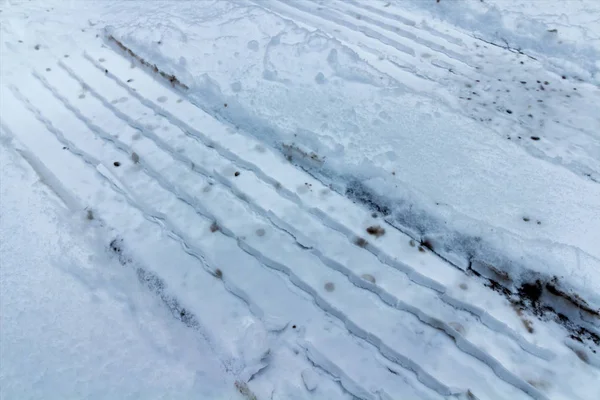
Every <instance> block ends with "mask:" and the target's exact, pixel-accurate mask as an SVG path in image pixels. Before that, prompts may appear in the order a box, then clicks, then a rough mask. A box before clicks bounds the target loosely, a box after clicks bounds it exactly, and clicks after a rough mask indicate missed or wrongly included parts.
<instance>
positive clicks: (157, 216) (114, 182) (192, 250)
mask: <svg viewBox="0 0 600 400" xmlns="http://www.w3.org/2000/svg"><path fill="white" fill-rule="evenodd" d="M11 90H12V91H13V93H14V94H15V97H16V98H17V99H18V100H19V101H21V102H22V103H23V104H24V105H25V107H26V108H27V109H28V110H29V111H30V112H32V113H33V114H34V116H35V117H36V119H37V120H39V121H40V122H41V123H42V124H43V125H44V126H45V127H46V129H47V130H48V131H49V132H50V133H52V134H53V135H54V137H55V138H56V139H57V141H58V142H59V143H61V144H62V145H64V147H65V150H67V151H68V152H69V153H70V154H72V155H73V156H75V157H77V158H78V159H80V160H81V161H83V162H84V164H86V165H87V166H89V167H91V168H92V169H94V170H95V174H96V176H98V177H100V178H101V180H102V181H103V182H105V183H108V185H109V187H110V188H111V189H112V191H114V192H115V193H116V194H117V195H120V196H121V197H123V198H124V199H125V201H126V203H127V204H128V205H129V206H130V207H132V208H133V209H135V210H137V211H138V212H140V213H141V214H142V215H143V217H144V218H145V219H146V220H147V221H149V222H151V223H152V224H155V225H157V226H158V227H159V228H160V229H161V230H163V231H165V232H166V233H167V235H168V236H169V237H170V238H171V239H173V240H175V241H176V242H177V243H179V245H180V246H181V249H182V250H183V251H184V252H185V253H187V254H188V255H190V256H192V257H193V258H194V259H196V260H198V261H199V262H200V264H201V266H202V268H203V269H204V270H205V271H206V272H208V273H209V274H210V275H212V276H217V277H218V278H219V279H220V280H222V281H223V285H224V287H225V289H226V290H227V291H228V292H229V293H230V294H232V295H233V296H235V297H236V298H239V299H240V300H242V302H244V304H246V305H247V307H248V308H249V310H250V312H251V313H252V314H253V315H254V316H256V317H257V318H258V319H260V320H262V321H265V319H267V321H266V322H267V325H268V317H267V316H266V313H265V311H264V310H263V309H262V308H261V307H259V306H258V305H257V304H256V303H254V302H253V301H252V300H251V299H250V298H248V296H247V295H246V293H245V292H244V291H243V290H242V289H240V288H239V287H238V286H237V285H236V284H234V283H233V282H232V281H231V280H230V279H228V278H227V277H226V276H230V275H231V274H219V273H218V272H216V271H217V270H218V269H217V268H215V267H214V266H211V264H210V263H208V262H207V260H206V257H205V255H204V253H203V252H202V251H201V250H200V249H199V248H198V247H197V246H194V245H192V244H190V243H192V242H193V240H192V239H191V238H189V237H188V236H187V235H186V234H185V233H183V232H181V231H180V230H179V229H178V228H177V227H175V226H174V225H173V224H172V223H171V222H170V220H169V217H168V216H167V215H165V214H164V213H161V212H157V211H154V210H152V209H151V207H149V206H147V205H145V204H144V203H143V201H142V200H141V199H140V198H139V197H137V196H136V195H134V194H133V192H134V191H133V190H131V189H129V188H128V187H127V185H125V184H124V183H123V182H122V181H121V180H119V179H118V178H117V177H115V176H114V175H113V174H112V173H110V172H109V169H108V168H107V167H105V166H104V164H103V163H101V162H98V163H97V164H96V161H97V159H96V158H95V157H93V156H91V155H90V154H89V153H87V152H85V151H83V150H82V149H80V148H79V147H77V146H76V145H74V144H73V142H71V141H68V140H67V139H65V137H64V134H63V133H62V132H61V131H60V130H58V129H57V128H55V127H54V125H53V124H52V122H51V121H50V120H49V119H47V118H46V117H45V116H44V115H43V114H42V113H41V112H40V110H39V109H37V107H35V106H34V105H33V104H32V103H31V102H30V101H29V100H28V99H27V98H26V97H25V96H24V95H22V94H21V93H20V91H19V90H18V88H16V87H13V88H11ZM67 144H69V146H67ZM222 268H223V269H224V270H226V269H225V268H224V267H222ZM304 356H305V358H306V359H307V360H309V361H310V363H311V364H313V365H317V366H318V367H319V368H321V369H322V370H323V371H324V372H325V373H326V374H328V375H329V376H330V377H332V379H334V380H341V382H340V383H341V385H342V387H343V390H344V391H347V392H348V393H350V394H352V395H353V396H356V397H357V398H360V399H363V398H364V399H371V398H372V399H374V400H375V398H374V397H370V396H367V397H361V396H357V395H359V394H360V393H368V391H367V389H366V388H362V389H361V391H360V392H359V393H353V392H352V391H350V390H348V389H347V388H360V387H361V385H360V384H359V383H358V382H357V381H354V380H352V379H350V378H346V379H340V378H339V377H337V376H336V375H334V374H332V373H331V372H330V371H329V370H328V369H335V368H339V367H337V366H336V364H335V363H334V362H331V361H329V360H328V359H327V358H323V359H321V360H320V362H319V363H318V364H317V363H315V362H314V361H313V360H312V359H311V358H310V357H309V354H307V352H306V351H305V354H304Z"/></svg>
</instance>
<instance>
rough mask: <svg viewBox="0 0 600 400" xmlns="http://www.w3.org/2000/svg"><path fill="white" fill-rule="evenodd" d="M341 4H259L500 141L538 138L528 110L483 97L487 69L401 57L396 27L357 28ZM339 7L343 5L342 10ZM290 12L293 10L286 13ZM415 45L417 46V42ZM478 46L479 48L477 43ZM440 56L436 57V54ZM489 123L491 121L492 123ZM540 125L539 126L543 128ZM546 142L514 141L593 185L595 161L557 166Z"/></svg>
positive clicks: (505, 100) (566, 126)
mask: <svg viewBox="0 0 600 400" xmlns="http://www.w3.org/2000/svg"><path fill="white" fill-rule="evenodd" d="M340 4H342V3H328V7H326V8H325V7H317V5H316V4H315V5H314V6H313V7H312V8H311V7H307V6H304V5H300V4H299V3H298V2H289V1H287V0H278V3H277V4H275V3H273V2H272V3H269V6H268V7H267V6H265V5H264V3H257V5H258V6H259V7H262V8H263V9H265V10H268V11H270V12H273V13H277V14H280V15H292V16H293V17H294V19H296V20H304V21H307V23H308V24H309V25H311V26H313V27H316V28H319V29H323V30H325V31H327V32H330V34H331V35H333V36H332V37H334V38H336V39H338V38H342V39H343V40H344V44H345V45H346V46H347V47H349V48H351V49H353V50H354V51H355V52H357V53H358V54H362V55H363V56H364V51H366V52H368V53H371V54H375V55H377V56H378V59H377V60H367V61H368V62H369V64H370V65H372V66H374V67H375V68H376V69H377V70H379V71H381V72H383V73H386V74H388V75H389V76H390V77H392V78H393V79H395V80H396V81H397V82H398V83H399V84H402V85H403V86H406V87H407V88H409V89H410V90H412V91H413V92H415V93H418V94H421V95H424V96H426V97H429V98H433V99H434V100H436V101H438V102H441V103H442V104H444V105H445V106H446V107H448V108H450V109H452V110H454V111H456V112H457V113H460V114H462V115H464V116H465V117H467V118H469V119H473V120H475V121H479V122H482V123H483V122H485V123H487V122H489V123H490V125H489V128H490V129H491V130H493V131H494V132H495V133H496V134H497V135H499V136H500V137H506V132H507V131H509V132H512V134H511V135H509V137H512V138H514V139H521V138H527V137H530V136H536V135H537V134H538V131H539V127H537V125H535V124H537V123H538V122H537V120H536V121H535V122H532V121H534V120H533V119H532V118H533V117H531V116H532V114H531V113H530V112H529V111H522V112H523V113H522V114H520V115H519V116H517V115H515V114H513V115H512V116H511V115H510V114H509V113H511V114H512V112H513V111H512V110H511V108H512V107H511V106H510V104H513V103H514V99H511V97H510V96H505V97H506V98H504V97H500V99H499V98H498V96H496V97H495V98H494V96H493V94H492V93H491V92H490V93H487V92H488V91H489V90H491V89H490V88H489V87H487V86H489V84H490V83H492V84H495V81H496V76H493V75H490V74H489V73H486V72H485V71H486V69H485V68H483V67H481V66H471V65H469V67H468V68H466V69H465V68H461V67H460V66H459V65H458V64H451V63H448V62H446V61H441V60H437V61H436V60H433V61H431V62H430V63H427V62H425V61H423V60H421V59H420V58H419V57H417V55H416V53H414V54H413V59H412V60H410V59H409V60H407V59H406V54H405V53H406V46H407V45H404V44H401V45H400V46H399V45H398V44H397V41H396V40H393V39H391V38H390V37H388V35H394V36H395V35H397V33H396V31H395V27H394V26H390V25H389V24H387V23H385V22H382V21H379V20H376V19H372V18H368V17H367V18H364V17H365V16H364V15H361V18H360V21H363V19H364V20H365V22H367V23H368V26H366V27H365V26H363V25H362V23H361V25H357V23H355V21H357V17H358V15H357V13H354V12H350V11H344V10H346V9H348V8H352V5H349V4H346V3H343V6H341V5H340ZM339 7H342V9H340V8H339ZM290 8H291V9H292V10H290ZM281 9H283V11H280V10H281ZM332 12H333V13H334V14H336V13H342V14H343V15H342V16H341V17H335V16H333V15H330V13H332ZM323 14H325V15H323ZM369 21H370V22H369ZM336 27H337V28H336ZM338 28H342V30H347V31H348V32H350V33H349V34H343V33H342V32H341V30H340V29H338ZM381 29H383V30H386V31H387V32H386V33H382V32H378V30H381ZM427 31H428V30H424V31H423V32H427ZM430 31H431V29H430ZM357 34H358V35H361V36H362V38H357V37H356V35H357ZM344 36H346V37H344ZM446 36H449V35H446ZM470 39H473V38H471V37H470ZM413 43H415V44H417V45H418V43H417V42H413ZM408 46H409V45H408ZM419 46H420V45H419ZM477 47H481V46H479V45H477ZM430 50H434V49H430ZM469 51H473V50H469ZM486 51H487V52H490V51H496V53H494V54H497V55H498V54H500V55H503V54H502V51H504V49H495V48H492V49H488V50H486ZM434 53H435V50H434ZM438 54H440V53H439V52H438ZM479 56H481V57H483V54H480V55H479ZM463 58H464V57H463ZM419 65H420V67H419ZM441 70H445V71H447V72H450V73H451V75H448V74H447V73H441V72H440V71H441ZM407 73H408V74H409V77H410V79H412V80H416V81H415V83H414V84H413V83H411V82H410V79H408V80H407V76H406V74H407ZM530 78H531V77H530ZM485 80H487V82H488V84H487V85H484V86H482V85H483V84H481V83H479V82H484V81H485ZM457 83H460V85H456V84H457ZM508 83H510V82H508V81H507V82H504V83H503V85H504V84H508ZM475 85H478V86H479V88H480V90H479V91H472V88H473V87H475ZM503 85H502V89H499V88H497V85H495V86H494V87H495V88H496V91H495V92H496V93H498V92H500V93H503V92H505V90H506V91H507V92H511V89H512V92H514V93H518V92H519V90H521V89H522V87H521V86H519V82H518V81H513V82H512V87H511V89H506V88H504V86H503ZM482 87H483V89H484V90H483V91H482V90H481V89H482ZM423 88H427V90H426V91H424V90H423ZM524 93H525V92H523V96H525V94H524ZM502 96H504V95H502ZM470 100H473V101H470ZM532 101H533V104H537V103H535V100H532ZM488 109H489V111H488V112H485V110H488ZM543 115H545V114H543ZM492 118H493V120H492ZM542 118H543V119H542V120H541V121H542V122H543V121H545V119H544V118H546V117H542ZM492 121H494V122H493V124H492ZM549 121H550V120H548V122H549ZM540 123H541V122H540ZM531 124H533V125H531ZM561 126H562V127H563V129H571V130H573V131H576V132H577V133H580V134H583V135H585V136H587V137H589V138H591V139H592V140H594V139H595V135H594V134H593V133H591V132H590V131H588V130H587V129H585V128H583V127H575V126H572V125H571V124H569V123H562V125H561ZM541 127H543V125H542V126H541ZM549 139H550V141H549V142H544V143H543V146H542V145H533V144H531V143H529V142H528V141H516V142H515V143H517V142H518V145H519V146H520V147H522V148H523V149H525V150H526V151H527V152H528V153H529V154H530V155H531V156H533V157H536V158H538V159H540V160H543V161H545V162H548V163H550V164H553V165H559V166H561V167H562V168H566V169H567V170H569V171H571V172H573V173H575V174H577V175H579V176H581V177H583V178H584V179H589V180H591V181H593V182H596V181H597V179H596V178H595V177H594V175H595V174H594V171H595V169H594V168H595V167H594V165H593V164H594V163H593V160H589V161H586V162H583V163H582V162H578V161H577V160H572V159H570V160H566V161H561V162H558V163H557V160H556V157H555V155H554V149H553V147H552V146H553V145H554V143H553V142H554V141H555V140H557V139H556V137H555V134H551V137H550V138H549ZM544 146H546V147H544ZM548 146H550V147H548ZM582 157H583V158H584V159H587V158H589V156H587V155H586V154H584V155H583V156H582Z"/></svg>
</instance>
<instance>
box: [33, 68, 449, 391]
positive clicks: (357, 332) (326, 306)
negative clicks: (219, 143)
mask: <svg viewBox="0 0 600 400" xmlns="http://www.w3.org/2000/svg"><path fill="white" fill-rule="evenodd" d="M35 76H36V78H37V79H38V80H39V81H40V82H41V83H42V85H44V87H46V88H47V89H48V90H49V91H50V92H51V93H52V94H53V95H54V96H55V97H56V98H57V99H58V100H60V101H61V102H62V103H63V104H64V106H65V107H66V108H67V109H68V110H70V111H71V112H72V113H73V114H75V116H76V117H77V118H78V119H79V120H81V121H82V122H83V123H85V124H86V126H88V128H89V129H90V130H91V131H92V132H93V133H94V134H95V135H97V136H98V137H99V138H100V139H102V140H104V141H106V142H107V143H110V144H112V145H113V146H115V147H116V148H117V149H118V150H121V151H122V152H125V153H126V154H131V149H130V148H129V147H128V146H126V145H125V144H124V143H123V142H121V141H120V140H118V139H114V138H113V137H111V135H110V134H108V133H107V132H105V131H103V130H102V128H100V127H98V126H97V125H95V124H94V123H93V122H91V121H90V120H89V119H88V118H87V117H85V116H84V115H83V114H81V112H80V111H79V110H77V109H76V108H75V107H74V106H73V105H71V104H70V102H69V101H68V100H67V99H66V98H64V97H63V96H62V95H60V94H59V93H58V91H57V90H56V89H55V88H53V87H52V86H51V85H50V84H49V83H48V82H47V81H45V78H43V77H41V76H40V75H39V74H37V73H36V74H35ZM79 83H80V84H84V82H83V81H79ZM87 89H88V90H89V91H90V93H92V89H91V88H89V86H87ZM99 97H100V99H101V101H102V103H103V104H104V105H105V106H106V104H110V103H108V102H106V99H103V98H101V96H99ZM107 108H108V107H107ZM141 160H142V158H140V161H141ZM142 166H143V168H144V172H145V173H146V174H148V176H149V177H150V178H152V179H154V180H155V181H156V182H157V184H158V185H160V186H161V187H162V188H163V189H164V190H166V191H167V192H169V193H171V194H173V195H174V196H176V197H177V199H178V200H180V201H182V202H183V203H184V204H186V205H188V206H189V207H191V208H192V209H194V212H195V213H197V214H198V215H199V216H201V217H203V218H204V219H205V220H206V221H207V223H210V222H212V221H214V217H213V216H212V215H211V214H210V213H208V212H205V211H201V209H200V208H201V207H200V206H199V205H198V202H196V201H194V200H193V198H192V197H191V196H189V195H185V194H183V191H182V190H180V189H178V188H176V187H174V186H173V185H172V184H171V183H170V182H167V181H166V180H165V179H164V178H163V177H162V176H161V175H160V173H158V172H157V171H156V170H154V169H152V168H151V167H150V166H149V165H148V164H145V165H142ZM111 175H112V174H111ZM117 182H119V186H120V187H121V188H126V189H123V192H124V193H128V194H129V196H130V197H133V196H134V195H133V192H134V190H132V189H130V188H128V187H127V186H126V185H125V184H124V183H123V181H122V180H118V181H117ZM135 202H136V203H137V204H143V203H141V201H140V200H139V199H138V200H135ZM140 207H142V206H140ZM149 208H150V207H149V206H147V205H144V206H143V207H142V209H143V210H146V212H148V213H149V212H150V211H148V209H149ZM153 216H154V217H155V218H157V219H159V220H160V221H161V223H162V224H163V225H164V226H165V227H166V229H167V230H168V231H169V232H171V233H172V234H173V235H175V237H177V238H179V239H180V240H181V241H182V243H184V244H186V246H187V247H188V249H191V250H192V253H194V254H201V253H199V251H198V250H196V249H195V248H194V247H193V246H191V245H189V243H191V239H190V238H189V237H188V236H186V234H185V233H184V232H183V231H181V230H180V229H179V228H177V227H176V226H175V225H174V223H173V222H171V221H170V219H169V217H168V215H167V214H165V213H164V212H154V214H153ZM220 231H221V233H223V234H224V235H225V236H227V237H229V238H231V239H233V240H234V241H235V242H236V243H237V246H238V247H239V248H240V249H241V250H243V251H244V252H245V253H246V254H249V255H251V256H252V257H254V258H255V259H256V260H257V261H258V262H259V263H260V264H261V265H264V266H266V267H269V268H271V269H274V270H277V271H280V272H284V273H285V274H286V276H287V277H288V279H290V281H291V282H292V283H293V284H294V285H296V286H297V287H298V288H299V289H301V290H303V291H305V292H306V293H308V294H310V295H312V296H313V300H314V303H315V304H316V305H317V306H319V307H320V308H321V309H322V310H323V311H324V312H326V313H330V314H331V315H334V316H336V317H337V318H338V319H339V320H340V321H341V322H342V323H343V324H344V325H345V326H346V328H347V329H348V332H349V333H350V335H353V336H356V337H357V338H361V339H363V340H365V341H366V342H367V343H370V344H371V345H373V347H375V348H378V349H380V351H381V352H382V353H381V354H382V355H384V356H385V354H388V355H387V357H386V358H388V359H390V361H392V362H397V360H407V361H406V362H405V364H406V365H407V366H408V368H407V369H408V370H410V371H411V372H414V373H416V374H417V376H418V377H419V379H420V380H421V381H422V382H423V383H425V382H426V383H427V386H428V387H430V388H432V389H434V390H437V391H438V392H440V393H441V394H451V393H455V392H456V391H457V390H456V389H450V388H448V387H446V386H444V385H443V384H442V383H440V382H438V381H437V380H436V379H435V378H433V377H431V376H430V375H429V374H428V373H426V372H424V371H423V369H422V368H421V367H420V366H419V365H418V364H417V363H415V362H412V361H411V360H409V359H406V358H405V357H403V356H402V355H400V354H399V353H397V352H396V351H395V350H393V349H392V348H391V347H389V346H386V345H384V344H382V342H381V340H379V339H378V340H373V339H372V336H374V335H372V334H370V333H368V332H366V331H364V330H363V329H362V328H360V327H359V325H358V324H354V323H353V322H352V321H350V320H348V318H347V316H346V315H345V314H343V312H341V311H338V310H337V309H336V308H334V307H332V306H331V304H330V303H328V302H327V301H325V299H324V298H323V297H322V296H321V295H319V294H318V293H317V291H316V290H315V289H314V288H313V287H312V286H309V285H307V284H306V283H304V281H303V280H302V279H300V278H299V277H297V275H295V274H293V273H292V271H291V269H290V268H288V267H287V266H284V265H283V264H281V263H280V262H277V261H274V260H271V259H270V258H268V257H266V256H265V255H264V254H263V253H262V252H260V251H259V250H257V249H255V248H253V247H251V246H248V245H247V243H246V242H245V241H243V240H240V238H239V237H237V236H236V235H235V234H234V233H233V232H231V231H229V230H228V229H220ZM205 262H206V261H205ZM311 292H312V293H311ZM234 294H236V296H238V297H240V298H241V299H242V300H244V301H245V302H246V303H247V304H248V305H249V306H250V307H251V308H253V314H255V315H257V316H258V317H259V318H261V319H264V318H265V313H264V311H262V310H260V309H258V308H257V306H256V303H255V302H253V301H252V299H251V296H249V295H248V294H247V293H246V292H244V291H243V290H241V289H239V288H236V289H235V293H234ZM381 349H383V350H381ZM384 352H385V353H384ZM392 357H396V359H397V360H394V359H393V358H392ZM399 366H401V365H399ZM405 368H406V367H405ZM355 384H356V383H355Z"/></svg>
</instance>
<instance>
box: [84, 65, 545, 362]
mask: <svg viewBox="0 0 600 400" xmlns="http://www.w3.org/2000/svg"><path fill="white" fill-rule="evenodd" d="M85 57H86V59H87V60H88V61H90V62H91V63H92V64H93V65H94V66H96V68H98V70H100V71H102V73H103V74H105V75H106V76H107V77H109V78H111V79H112V80H114V81H115V82H116V83H117V84H118V85H119V86H121V87H122V88H124V89H125V90H127V92H128V93H129V94H130V95H131V96H133V97H135V98H136V99H138V100H139V101H140V102H141V103H142V104H144V105H145V106H147V107H149V108H150V109H152V110H153V111H154V112H155V113H157V114H159V115H161V116H163V117H165V118H166V119H167V120H168V121H169V122H170V123H172V124H173V125H175V126H177V127H179V128H180V129H181V130H182V131H183V132H185V133H186V135H188V136H190V137H192V138H194V139H197V140H198V141H200V142H201V143H204V144H205V145H206V146H208V147H211V148H214V149H215V150H216V151H218V152H219V154H220V155H221V156H223V157H224V158H226V159H228V160H231V161H232V162H234V163H236V164H237V165H238V166H239V167H240V168H244V169H248V170H250V171H252V172H254V173H255V174H256V175H257V176H258V177H259V178H260V179H262V180H263V181H265V182H267V183H269V184H271V185H273V186H274V187H275V188H276V190H277V192H278V193H279V194H280V195H282V196H284V197H285V198H287V199H289V200H291V201H293V202H294V203H296V204H297V205H298V206H299V207H301V208H302V209H303V210H305V211H307V212H309V213H310V214H313V215H315V216H317V217H318V218H319V219H321V220H322V222H323V223H324V225H325V226H327V227H329V228H331V229H334V230H336V231H338V232H340V233H342V234H343V235H344V236H346V237H347V238H348V240H349V241H350V242H353V241H354V240H355V239H356V237H357V235H358V234H359V233H358V232H357V231H356V229H354V230H351V229H349V228H347V227H346V226H344V225H343V224H341V223H340V222H338V220H339V219H336V218H334V217H332V216H330V215H329V214H328V213H326V212H324V211H323V209H321V208H319V207H317V206H314V205H313V206H307V205H305V204H304V203H303V201H302V199H301V198H300V197H299V196H298V195H297V194H296V193H294V192H292V191H291V190H290V189H288V188H286V187H285V182H284V185H283V186H282V184H281V183H280V182H279V181H278V180H276V179H274V178H272V177H271V176H270V175H267V174H266V173H264V172H263V171H262V170H261V168H260V167H259V166H257V165H256V162H251V161H247V160H244V159H241V158H240V157H239V156H237V155H236V154H235V153H232V152H231V151H230V150H228V149H226V148H224V147H223V146H222V145H219V144H218V142H217V141H218V140H221V139H217V138H215V140H213V139H210V138H207V137H206V136H205V135H204V134H203V133H201V132H199V131H198V130H196V129H194V128H192V127H191V126H190V125H188V124H186V123H185V122H183V121H182V120H181V119H179V118H177V117H176V116H174V115H173V114H172V113H170V112H168V111H167V110H166V109H164V108H163V107H161V106H158V105H157V104H155V103H153V102H152V101H150V100H148V99H147V98H144V97H143V96H141V95H140V94H139V93H138V92H137V91H134V90H133V89H132V88H131V87H130V86H129V85H127V84H126V83H125V82H124V81H123V80H122V79H121V78H119V77H117V76H116V75H114V74H113V73H112V72H110V71H109V72H106V70H105V68H104V66H102V65H100V64H98V62H97V61H96V60H94V59H93V58H92V57H91V56H89V55H88V54H86V55H85ZM288 168H293V167H291V166H288ZM349 203H350V202H349ZM349 205H350V206H351V207H354V208H356V206H355V205H353V204H351V203H350V204H349ZM269 219H271V221H272V222H273V223H274V224H276V225H279V226H280V227H282V228H284V229H286V230H288V231H290V230H293V228H291V227H290V226H289V224H284V223H282V222H281V221H280V222H276V221H275V220H274V219H273V218H272V217H271V216H269ZM392 229H393V228H392ZM295 236H296V238H298V237H301V235H298V234H296V235H295ZM396 247H397V246H396ZM365 248H366V250H368V251H369V252H371V253H373V254H374V255H375V256H377V257H378V258H379V260H380V261H381V262H383V263H384V264H387V265H391V266H392V267H394V268H396V269H398V270H400V271H401V272H403V273H406V274H407V275H408V276H409V278H410V279H411V280H412V281H413V282H415V283H418V284H420V285H423V286H425V287H428V288H432V289H434V290H436V291H438V292H440V296H441V298H442V300H443V301H444V302H446V303H447V304H448V305H450V306H452V307H454V308H456V309H459V310H464V311H467V312H469V313H471V314H473V315H474V316H476V317H477V318H480V320H481V321H482V322H483V323H484V325H486V326H487V327H488V328H490V329H492V330H497V331H499V332H501V333H503V334H505V335H507V336H508V337H510V338H512V339H514V340H515V341H516V342H517V343H518V344H519V346H520V347H521V348H522V349H523V350H525V351H527V352H529V353H531V354H533V355H535V356H537V357H540V358H542V359H546V360H549V359H551V358H553V357H554V355H553V353H552V352H551V351H550V350H548V349H545V348H543V347H539V346H537V345H535V344H533V343H531V342H529V341H528V340H527V339H525V338H524V337H523V336H522V335H520V334H518V333H517V332H516V331H515V330H514V329H513V328H511V327H509V326H508V325H507V324H506V323H504V322H502V321H501V320H498V319H496V318H495V317H493V316H492V315H491V314H490V313H488V312H487V311H485V310H484V309H482V308H481V307H477V306H475V305H473V304H470V303H466V302H464V301H462V300H460V299H458V298H454V297H452V296H450V295H449V294H448V293H447V290H446V289H447V287H446V285H445V284H442V283H438V281H436V280H434V279H435V278H429V277H426V276H424V275H421V274H420V273H418V272H417V271H416V270H415V269H414V268H412V267H410V266H408V265H407V264H406V263H403V262H401V261H399V260H397V256H392V255H391V254H386V253H385V252H384V251H383V250H381V249H379V248H378V247H377V246H376V245H372V244H371V243H369V244H368V245H367V246H366V247H365ZM446 268H452V267H451V266H449V265H448V266H446ZM456 273H460V274H461V275H462V273H461V272H458V271H456Z"/></svg>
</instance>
